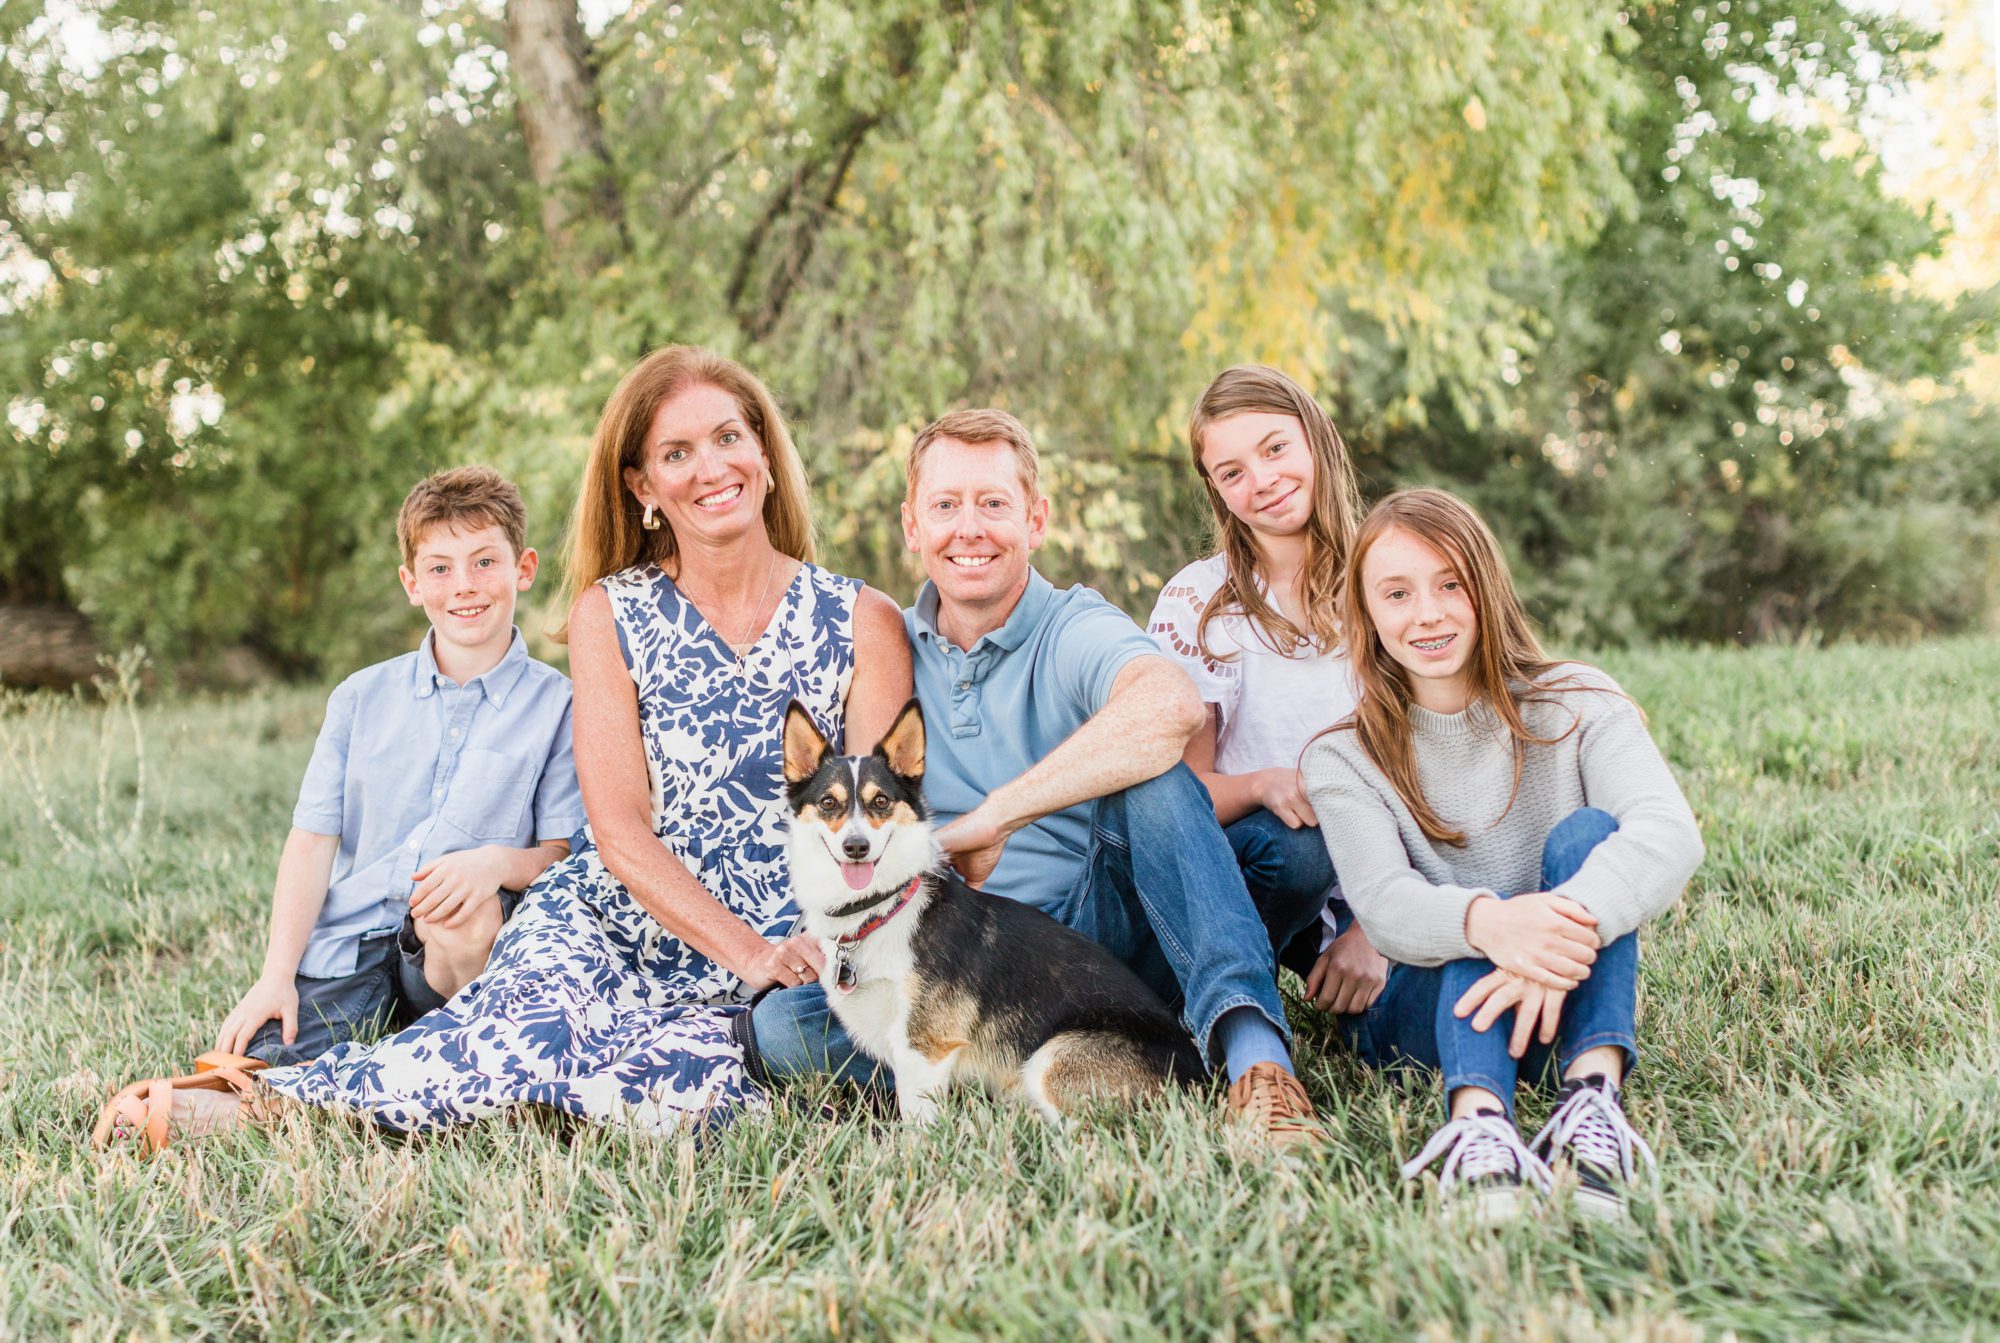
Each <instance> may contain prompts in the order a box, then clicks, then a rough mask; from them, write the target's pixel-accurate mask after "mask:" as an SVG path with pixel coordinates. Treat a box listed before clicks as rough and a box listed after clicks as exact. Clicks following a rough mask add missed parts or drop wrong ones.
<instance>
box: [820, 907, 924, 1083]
mask: <svg viewBox="0 0 2000 1343" xmlns="http://www.w3.org/2000/svg"><path fill="white" fill-rule="evenodd" d="M905 921H907V922H908V923H909V925H910V926H911V927H914V926H915V925H916V916H915V913H914V911H909V910H906V911H904V912H902V913H900V914H898V915H897V916H896V918H895V919H893V920H891V921H890V923H888V924H886V925H884V926H883V927H881V928H878V929H877V930H876V931H875V932H874V933H872V934H870V935H869V936H868V937H866V938H864V939H862V940H861V941H859V942H855V943H851V944H849V945H847V946H845V947H843V946H841V945H839V944H838V943H836V942H834V941H831V940H824V941H822V942H821V944H820V947H821V950H822V951H824V952H825V954H826V978H825V980H824V981H823V982H824V983H825V984H826V1001H827V1005H828V1006H830V1007H831V1008H832V1009H833V1014H834V1016H835V1017H837V1018H839V1020H840V1024H841V1026H842V1027H843V1028H844V1029H845V1030H846V1031H847V1035H848V1038H849V1039H851V1040H853V1041H854V1043H855V1044H856V1045H857V1046H858V1047H859V1048H860V1049H861V1050H862V1052H863V1053H866V1054H868V1055H870V1056H872V1057H874V1058H877V1059H881V1060H883V1061H885V1062H887V1061H889V1060H893V1059H894V1058H895V1057H896V1055H897V1054H898V1053H900V1052H901V1051H902V1050H904V1049H907V1048H908V1043H907V1039H906V1037H905V1035H904V1031H903V1027H904V1023H905V1022H907V1021H908V1020H909V1014H910V1009H909V1003H908V1001H907V1000H906V998H905V995H904V992H903V985H904V982H905V981H906V980H907V979H908V977H909V974H910V971H911V969H912V967H913V964H914V960H913V958H912V956H911V954H910V938H909V932H908V929H905V928H898V927H896V926H895V925H896V924H898V923H903V922H905ZM842 956H844V957H845V958H846V960H847V964H848V965H849V967H850V968H851V973H852V975H853V979H852V981H851V982H852V983H853V984H854V987H853V988H852V989H849V990H846V991H842V989H841V988H840V986H839V984H838V983H837V982H836V975H837V970H836V967H837V966H838V965H839V964H840V958H841V957H842Z"/></svg>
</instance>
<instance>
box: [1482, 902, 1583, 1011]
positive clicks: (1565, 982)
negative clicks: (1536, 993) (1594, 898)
mask: <svg viewBox="0 0 2000 1343" xmlns="http://www.w3.org/2000/svg"><path fill="white" fill-rule="evenodd" d="M1465 940H1466V941H1467V942H1470V943H1471V944H1472V946H1473V949H1474V950H1475V951H1477V952H1478V953H1479V954H1480V955H1482V956H1484V957H1485V958H1486V959H1487V960H1489V961H1492V962H1493V964H1495V965H1497V966H1499V967H1500V968H1501V969H1502V970H1511V971H1512V972H1513V973H1515V974H1517V975H1520V976H1521V977H1522V978H1524V979H1531V980H1533V981H1534V982H1535V983H1537V984H1540V985H1541V986H1542V987H1544V988H1550V989H1562V990H1564V991H1565V992H1566V991H1568V990H1570V989H1573V988H1575V987H1576V986H1577V985H1578V984H1581V983H1582V982H1583V981H1584V980H1585V979H1587V978H1589V976H1590V967H1591V964H1592V963H1593V962H1594V961H1596V959H1597V947H1598V941H1597V916H1596V915H1595V914H1593V913H1591V912H1590V911H1589V910H1587V909H1585V908H1584V907H1583V906H1582V905H1579V904H1578V903H1577V902H1576V901H1574V900H1571V899H1569V898H1567V897H1566V896H1560V895H1556V894H1553V893H1552V892H1549V891H1535V892H1531V893H1530V894H1527V895H1517V896H1515V897H1514V898H1513V899H1512V900H1500V899H1496V898H1494V897H1492V896H1481V897H1479V898H1478V899H1477V900H1474V901H1473V902H1472V904H1471V906H1470V907H1469V908H1467V909H1466V911H1465Z"/></svg>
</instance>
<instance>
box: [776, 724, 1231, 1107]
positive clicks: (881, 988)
mask: <svg viewBox="0 0 2000 1343" xmlns="http://www.w3.org/2000/svg"><path fill="white" fill-rule="evenodd" d="M923 773H924V720H923V714H922V712H921V710H920V709H919V707H918V705H917V701H915V700H911V701H910V702H909V703H908V704H907V705H905V706H904V707H903V711H902V713H901V714H900V715H898V716H897V718H896V721H895V723H894V725H892V726H891V727H890V729H889V732H888V734H887V735H886V736H884V737H883V739H882V744H881V745H880V746H877V747H876V748H875V751H874V753H873V754H872V755H866V756H841V755H836V754H835V753H834V751H833V748H832V746H831V745H829V744H828V742H827V740H826V738H825V736H824V735H822V734H821V732H820V731H819V728H818V727H817V726H816V725H815V724H814V723H813V721H812V716H811V715H810V714H808V713H807V712H806V711H805V709H804V708H802V707H801V706H800V705H798V704H797V703H796V702H795V703H793V704H792V705H791V706H790V708H789V709H787V710H786V713H785V784H786V796H787V799H788V801H789V804H790V808H791V814H792V825H791V868H792V884H793V890H794V892H795V893H796V895H797V898H798V901H799V906H800V908H801V909H802V910H803V911H804V913H805V926H806V929H807V931H809V932H811V933H812V934H813V935H814V936H816V937H818V938H819V939H820V940H821V944H822V949H823V950H824V951H825V952H826V972H825V974H824V975H823V976H822V982H823V983H824V984H825V986H826V995H827V1000H828V1002H829V1003H830V1004H831V1006H832V1008H833V1013H834V1015H835V1016H836V1017H837V1018H839V1020H840V1024H841V1025H842V1026H843V1027H845V1028H846V1030H847V1033H848V1036H849V1037H850V1038H851V1039H852V1040H853V1041H854V1043H855V1045H856V1046H857V1047H858V1048H859V1049H861V1050H862V1052H864V1053H866V1054H867V1055H869V1056H870V1057H871V1058H875V1059H878V1060H880V1061H882V1062H884V1063H886V1064H888V1065H889V1066H890V1067H891V1068H892V1069H894V1071H895V1074H896V1095H897V1099H898V1101H899V1104H900V1106H901V1109H902V1114H903V1117H904V1118H905V1119H909V1120H916V1121H924V1120H928V1119H930V1118H931V1117H932V1116H933V1115H934V1114H935V1113H936V1110H937V1098H938V1097H939V1096H940V1095H941V1094H942V1093H943V1092H944V1091H945V1090H946V1089H948V1088H949V1087H951V1086H952V1085H953V1084H955V1083H963V1082H971V1083H976V1084H980V1085H984V1086H986V1087H987V1088H989V1089H990V1090H993V1091H996V1092H1000V1093H1002V1094H1006V1095H1012V1096H1016V1097H1019V1098H1020V1099H1022V1100H1024V1101H1026V1102H1028V1103H1030V1104H1032V1105H1034V1106H1035V1107H1036V1108H1037V1109H1039V1110H1040V1111H1041V1112H1042V1113H1043V1114H1045V1115H1047V1116H1048V1117H1050V1118H1051V1119H1059V1118H1060V1117H1061V1116H1062V1115H1064V1114H1066V1113H1069V1112H1072V1111H1074V1110H1075V1109H1077V1108H1078V1107H1079V1106H1082V1105H1084V1104H1087V1103H1089V1102H1092V1101H1095V1100H1102V1099H1130V1098H1133V1097H1137V1096H1141V1095H1145V1094H1149V1093H1151V1092H1154V1091H1157V1090H1159V1089H1160V1087H1161V1086H1163V1085H1164V1084H1165V1083H1167V1082H1169V1081H1186V1082H1193V1081H1198V1080H1199V1079H1200V1078H1201V1077H1202V1075H1203V1069H1202V1066H1201V1060H1200V1058H1199V1057H1198V1056H1197V1055H1196V1053H1195V1049H1194V1044H1193V1042H1192V1041H1191V1040H1190V1039H1189V1038H1188V1035H1187V1032H1186V1031H1185V1030H1184V1029H1182V1027H1181V1025H1180V1023H1179V1022H1178V1021H1176V1020H1175V1018H1174V1015H1173V1013H1172V1012H1170V1011H1169V1010H1168V1009H1167V1007H1166V1005H1165V1004H1164V1003H1162V1002H1161V1001H1160V1000H1159V998H1158V997H1157V996H1155V995H1154V993H1153V992H1152V990H1150V989H1148V988H1147V987H1146V986H1145V985H1144V984H1143V983H1141V982H1140V980H1139V978H1138V976H1136V975H1134V974H1133V973H1132V972H1131V971H1130V970H1128V969H1126V968H1125V967H1124V966H1123V965H1120V964H1119V963H1118V961H1117V960H1115V959H1114V958H1113V957H1112V956H1111V954H1110V953H1109V952H1107V951H1105V950H1104V949H1103V948H1102V947H1099V946H1098V945H1097V944H1096V943H1094V942H1092V941H1090V940H1089V939H1088V938H1086V937H1083V936H1081V935H1080V934H1078V933H1074V932H1072V931H1070V930H1069V929H1067V928H1065V927H1063V926H1062V925H1061V924H1059V923H1057V922H1056V921H1055V920H1054V919H1052V918H1050V917H1049V916H1048V915H1046V914H1043V913H1042V912H1041V911H1039V910H1036V909H1032V908H1030V907H1028V906H1026V905H1022V904H1018V903H1016V902H1015V901H1012V900H1005V899H1001V898H1000V897H998V896H992V895H987V894H985V893H984V892H981V891H976V890H974V889H973V888H972V887H970V886H968V885H966V884H965V882H964V881H962V880H961V879H960V878H959V877H958V876H957V874H956V873H954V872H952V871H951V869H950V868H949V867H947V866H946V865H945V864H944V862H943V861H942V858H941V855H940V853H939V851H938V848H937V844H936V842H935V841H934V840H933V839H932V837H931V826H930V815H929V811H928V809H927V808H926V807H925V805H924V800H923V791H922V784H923ZM913 882H914V883H915V884H914V888H912V883H913ZM906 890H908V892H909V895H908V903H907V904H906V905H904V906H903V907H902V908H901V909H900V910H899V911H898V912H896V913H895V914H893V915H892V916H891V917H889V918H888V919H887V920H886V921H885V922H882V923H880V924H879V925H878V926H876V927H874V928H873V929H871V930H870V931H869V932H868V933H867V935H866V936H865V937H863V938H861V939H860V940H859V941H856V942H852V943H849V944H846V945H843V944H842V941H841V939H843V938H851V937H853V936H854V935H855V934H856V933H857V932H858V931H859V930H861V929H862V928H864V927H865V926H867V925H868V923H869V921H870V920H871V919H872V918H875V917H878V916H880V915H882V914H884V913H886V912H887V911H889V910H891V909H895V908H896V907H897V906H896V902H897V900H898V898H899V897H901V896H903V894H904V893H905V891H906ZM843 962H844V965H845V972H843V970H842V968H841V967H842V965H843ZM848 985H851V987H845V986H848Z"/></svg>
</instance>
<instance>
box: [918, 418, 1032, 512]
mask: <svg viewBox="0 0 2000 1343" xmlns="http://www.w3.org/2000/svg"><path fill="white" fill-rule="evenodd" d="M941 438H955V439H957V440H958V441H959V442H961V443H1005V444H1006V445H1007V446H1008V447H1010V448H1012V449H1013V450H1014V460H1015V462H1016V463H1017V464H1018V465H1019V466H1020V468H1021V483H1022V484H1023V485H1025V486H1027V487H1028V498H1029V499H1035V498H1038V497H1039V494H1040V491H1039V488H1038V486H1037V481H1038V480H1039V478H1040V476H1041V470H1042V459H1041V456H1040V455H1039V454H1038V453H1036V451H1035V440H1034V439H1033V438H1032V437H1031V436H1030V435H1029V433H1028V427H1027V426H1026V425H1024V424H1022V423H1021V422H1020V421H1019V420H1017V419H1015V418H1014V417H1013V416H1012V415H1009V414H1008V413H1007V412H1006V411H1004V410H994V409H991V408H990V407H989V408H982V409H977V410H954V411H952V412H951V413H950V414H949V415H941V416H939V417H938V418H937V419H935V420H932V421H931V422H930V423H929V424H927V425H925V426H924V427H923V429H922V430H921V431H920V432H919V433H918V434H917V438H916V441H915V442H914V443H912V444H910V464H909V467H908V474H907V476H906V477H905V480H904V486H903V491H904V492H903V497H904V498H905V499H907V500H915V499H916V497H917V471H918V468H920V467H921V466H922V465H923V461H924V454H925V453H927V452H929V451H930V449H931V444H933V443H935V442H937V441H938V440H939V439H941Z"/></svg>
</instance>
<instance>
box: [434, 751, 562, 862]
mask: <svg viewBox="0 0 2000 1343" xmlns="http://www.w3.org/2000/svg"><path fill="white" fill-rule="evenodd" d="M540 778H541V768H540V762H539V761H533V762H531V761H529V760H526V759H524V758H523V757H521V756H517V755H508V754H507V753H506V752H505V751H485V750H479V749H476V748H472V747H468V748H467V749H466V750H465V752H464V753H463V754H462V755H460V756H459V758H458V770H457V772H456V773H454V774H453V775H452V779H451V792H450V796H449V797H447V798H446V799H445V804H444V811H443V812H441V813H440V814H439V816H438V819H439V820H441V821H443V822H444V823H445V824H446V825H448V826H451V827H452V828H453V829H455V830H457V831H459V832H460V833H462V834H464V835H465V836H466V837H467V838H469V839H473V840H477V841H478V842H479V843H481V844H510V845H516V846H518V845H520V843H521V831H522V828H523V826H522V821H523V819H524V816H525V813H526V812H527V809H528V800H529V798H530V797H531V796H532V795H533V794H534V791H535V783H536V781H537V780H539V779H540Z"/></svg>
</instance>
